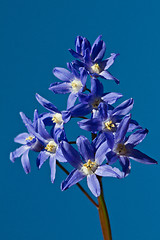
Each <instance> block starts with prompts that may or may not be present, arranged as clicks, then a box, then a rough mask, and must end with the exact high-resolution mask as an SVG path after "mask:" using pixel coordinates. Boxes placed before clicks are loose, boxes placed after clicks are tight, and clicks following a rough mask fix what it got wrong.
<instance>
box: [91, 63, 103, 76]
mask: <svg viewBox="0 0 160 240" xmlns="http://www.w3.org/2000/svg"><path fill="white" fill-rule="evenodd" d="M91 69H92V71H93V72H94V73H97V74H99V73H100V72H101V69H100V66H99V64H98V63H95V64H94V65H92V67H91Z"/></svg>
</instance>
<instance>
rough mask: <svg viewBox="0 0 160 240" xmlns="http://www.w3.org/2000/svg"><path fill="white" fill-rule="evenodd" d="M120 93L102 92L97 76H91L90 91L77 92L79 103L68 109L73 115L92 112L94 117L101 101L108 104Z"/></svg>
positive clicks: (113, 101) (83, 114) (114, 100)
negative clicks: (85, 92) (87, 92)
mask: <svg viewBox="0 0 160 240" xmlns="http://www.w3.org/2000/svg"><path fill="white" fill-rule="evenodd" d="M121 97H122V94H120V93H115V92H109V93H104V92H103V85H102V83H101V82H100V81H99V80H98V79H97V78H91V93H89V94H88V95H87V94H84V93H80V94H79V101H80V102H81V103H79V104H77V105H75V106H73V107H72V108H70V109H68V110H69V111H70V112H71V115H72V116H73V117H77V116H85V115H87V114H89V113H91V112H93V117H94V118H95V117H96V115H97V113H98V107H99V104H100V103H101V102H106V103H108V104H113V103H115V102H116V101H117V100H118V99H119V98H121Z"/></svg>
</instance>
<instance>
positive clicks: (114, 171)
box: [95, 164, 124, 178]
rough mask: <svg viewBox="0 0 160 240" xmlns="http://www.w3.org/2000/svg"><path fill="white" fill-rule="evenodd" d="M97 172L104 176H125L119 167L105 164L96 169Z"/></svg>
mask: <svg viewBox="0 0 160 240" xmlns="http://www.w3.org/2000/svg"><path fill="white" fill-rule="evenodd" d="M95 174H96V175H98V176H103V177H115V178H124V173H123V172H121V171H120V170H119V169H118V168H116V167H114V168H112V167H111V166H109V165H107V164H104V165H102V166H99V167H98V168H97V170H96V171H95Z"/></svg>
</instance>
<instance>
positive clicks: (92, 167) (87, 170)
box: [81, 159, 98, 175]
mask: <svg viewBox="0 0 160 240" xmlns="http://www.w3.org/2000/svg"><path fill="white" fill-rule="evenodd" d="M97 167H98V165H97V163H96V162H92V161H91V160H90V159H89V160H88V162H87V163H85V164H83V166H82V168H81V170H82V171H83V172H84V174H86V175H91V174H93V173H94V172H95V171H96V169H97Z"/></svg>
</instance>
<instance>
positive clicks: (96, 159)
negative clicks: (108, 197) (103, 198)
mask: <svg viewBox="0 0 160 240" xmlns="http://www.w3.org/2000/svg"><path fill="white" fill-rule="evenodd" d="M105 50H106V45H105V42H104V41H103V40H102V37H101V36H99V37H98V38H97V39H96V40H95V42H94V43H93V45H92V46H91V44H90V42H89V41H88V40H87V39H86V38H84V37H82V36H77V38H76V41H75V50H72V49H69V51H70V53H71V54H72V56H73V57H74V58H76V60H74V61H72V62H71V63H67V69H65V68H60V67H56V68H54V69H53V74H54V75H55V76H56V77H57V78H58V79H59V80H61V82H55V83H52V84H51V85H50V87H49V90H51V91H52V92H53V93H54V94H68V93H69V96H68V100H67V108H66V110H63V111H60V110H58V108H57V107H56V106H55V105H53V104H52V103H51V102H49V101H48V100H46V99H45V98H43V97H42V96H40V95H39V94H36V99H37V100H38V102H39V103H40V104H41V105H42V106H43V107H44V108H45V109H47V110H48V112H46V113H43V114H39V113H38V111H37V110H35V112H34V118H33V122H32V121H31V120H30V119H29V118H27V117H26V115H25V114H24V113H22V112H21V113H20V116H21V118H22V120H23V122H24V124H25V126H26V128H27V131H28V132H25V133H21V134H19V135H18V136H17V137H16V138H15V139H14V140H15V142H17V143H20V144H22V146H21V147H19V148H18V149H16V150H15V151H14V152H11V153H10V160H11V161H12V162H14V161H15V159H16V158H19V157H21V163H22V166H23V168H24V171H25V172H26V173H29V172H30V170H31V167H30V161H29V156H28V153H29V151H30V150H31V151H35V152H38V156H37V160H36V163H37V167H38V168H39V169H40V168H41V166H42V165H43V163H44V162H45V161H46V160H47V159H49V165H50V169H51V181H52V183H53V182H54V180H55V173H56V163H57V161H59V162H62V163H64V164H65V163H66V162H68V163H69V164H70V165H71V166H72V167H73V168H74V169H73V170H72V172H71V173H70V174H69V175H68V177H67V178H66V179H65V180H64V181H63V182H62V184H61V189H62V191H63V190H66V189H68V188H69V187H71V186H72V185H74V184H76V183H78V182H79V181H81V180H82V179H84V178H85V177H87V184H88V187H89V189H90V190H91V192H92V193H93V194H94V195H95V196H96V197H98V196H99V195H100V189H101V188H100V183H99V179H100V178H101V177H103V176H104V177H115V178H118V179H121V178H124V177H126V176H127V175H128V174H129V173H130V171H131V162H130V159H132V160H135V161H137V162H140V163H144V164H156V163H157V162H156V161H155V160H154V159H152V158H150V157H149V156H147V155H145V154H144V153H142V152H141V151H139V150H137V149H135V147H136V146H137V145H138V144H139V143H140V142H141V141H142V140H143V139H144V138H145V137H146V135H147V133H148V130H147V129H143V128H142V127H141V126H140V125H139V124H138V122H137V121H135V120H134V119H132V118H131V114H130V111H131V109H132V108H133V103H134V101H133V99H132V98H130V99H128V100H125V101H123V102H122V103H120V104H117V105H116V106H113V105H114V104H115V103H116V102H117V100H118V99H120V98H121V97H122V94H121V93H116V92H104V89H103V84H102V83H101V82H100V80H99V79H102V80H104V79H106V80H113V81H115V83H117V84H119V80H118V79H117V78H116V77H114V76H113V75H112V74H111V73H110V72H109V71H108V69H109V67H110V66H111V65H112V64H113V63H114V61H115V59H116V57H117V56H118V55H119V54H115V53H112V54H111V55H110V57H108V58H107V59H104V60H103V57H104V55H105ZM87 84H89V86H91V87H90V89H89V88H88V87H87ZM72 118H83V120H81V121H78V122H77V124H78V126H79V127H80V128H81V129H83V130H85V131H89V132H90V133H91V136H92V141H91V142H90V141H89V140H88V139H87V138H86V137H85V136H82V135H81V136H79V137H78V138H77V139H76V141H75V142H69V141H68V140H67V136H66V133H65V127H66V126H67V123H68V122H69V121H70V120H71V119H72ZM48 126H50V133H49V132H48V131H47V129H49V128H48ZM46 127H47V129H46ZM73 143H76V144H77V149H78V151H77V150H76V149H75V148H74V147H73V145H72V144H73ZM115 163H116V166H119V167H120V169H119V168H117V167H115V166H114V164H115ZM117 163H118V164H117Z"/></svg>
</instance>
